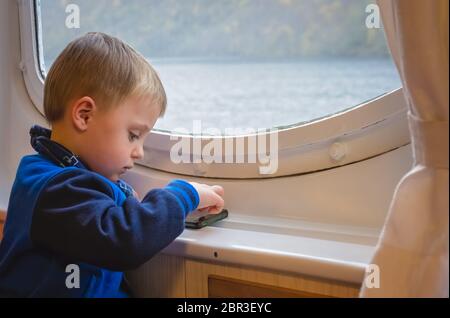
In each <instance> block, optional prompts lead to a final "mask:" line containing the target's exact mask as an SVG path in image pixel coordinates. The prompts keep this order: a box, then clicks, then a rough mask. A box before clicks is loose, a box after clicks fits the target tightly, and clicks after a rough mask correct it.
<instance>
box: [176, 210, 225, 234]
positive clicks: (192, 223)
mask: <svg viewBox="0 0 450 318" xmlns="http://www.w3.org/2000/svg"><path fill="white" fill-rule="evenodd" d="M227 216H228V210H227V209H223V210H222V211H220V212H219V213H217V214H210V213H208V211H202V212H200V211H195V212H192V213H190V214H188V216H187V217H186V221H185V227H187V228H189V229H201V228H202V227H205V226H208V225H211V224H213V223H216V222H217V221H219V220H222V219H224V218H226V217H227Z"/></svg>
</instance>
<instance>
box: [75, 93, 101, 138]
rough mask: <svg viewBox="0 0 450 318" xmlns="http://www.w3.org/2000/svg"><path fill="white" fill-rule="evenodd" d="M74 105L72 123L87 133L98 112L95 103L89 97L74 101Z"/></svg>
mask: <svg viewBox="0 0 450 318" xmlns="http://www.w3.org/2000/svg"><path fill="white" fill-rule="evenodd" d="M72 105H73V106H72V121H73V123H74V125H75V127H76V128H77V129H79V130H81V131H85V130H86V129H87V127H88V125H89V123H90V122H91V120H92V117H93V116H94V113H95V112H96V110H97V106H96V105H95V101H94V100H93V99H92V98H91V97H89V96H84V97H81V98H80V99H78V100H76V101H74V103H73V104H72Z"/></svg>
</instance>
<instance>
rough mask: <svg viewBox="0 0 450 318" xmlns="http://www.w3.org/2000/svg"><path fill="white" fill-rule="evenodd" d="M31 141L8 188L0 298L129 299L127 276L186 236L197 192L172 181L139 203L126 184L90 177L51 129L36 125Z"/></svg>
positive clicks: (0, 251)
mask: <svg viewBox="0 0 450 318" xmlns="http://www.w3.org/2000/svg"><path fill="white" fill-rule="evenodd" d="M30 135H31V144H32V146H33V148H34V149H35V150H36V151H37V152H38V153H37V154H34V155H28V156H24V157H23V158H22V159H21V161H20V164H19V167H18V170H17V174H16V178H15V181H14V184H13V187H12V190H11V195H10V199H9V205H8V210H7V219H6V223H5V227H4V237H3V240H2V241H1V244H0V297H2V296H3V297H127V296H129V295H130V294H129V292H128V291H127V286H126V284H125V283H124V279H123V271H126V270H131V269H134V268H137V267H138V266H139V265H141V264H143V263H144V262H146V261H148V260H149V259H150V258H151V257H152V256H154V255H155V254H156V253H158V252H159V251H160V250H162V249H163V248H164V247H166V246H167V245H168V244H170V243H171V242H172V241H173V240H174V239H175V238H176V237H177V236H179V235H180V234H181V233H182V232H183V229H184V221H185V217H186V215H187V214H188V213H189V212H190V211H193V210H195V209H196V208H197V206H198V203H199V196H198V193H197V191H196V190H195V188H194V187H193V186H192V185H191V184H189V183H188V182H186V181H183V180H172V181H171V182H170V183H169V184H168V185H167V186H166V187H164V188H162V189H153V190H151V191H149V192H148V193H147V194H146V195H145V197H144V198H143V199H142V201H141V202H139V201H138V199H136V198H135V197H134V196H133V194H132V193H133V190H132V188H131V187H130V186H129V185H128V184H126V183H125V182H124V181H122V180H119V181H118V182H116V183H115V182H112V181H110V180H108V179H107V178H105V177H103V176H102V175H100V174H98V173H95V172H93V171H91V170H90V169H89V167H88V166H87V165H86V164H85V163H83V162H82V161H81V159H80V158H78V157H77V156H75V155H74V154H73V153H71V152H70V150H68V149H67V148H65V147H64V146H62V145H60V144H58V143H56V142H54V141H52V140H50V135H51V131H50V130H48V129H46V128H43V127H40V126H37V125H35V126H33V127H32V128H31V130H30ZM71 264H73V265H71ZM73 266H75V267H77V268H78V269H79V286H77V285H76V284H74V283H75V281H74V280H75V279H76V277H75V276H71V275H73V274H74V273H75V271H74V270H73V268H74V267H73ZM69 276H70V277H69ZM67 280H69V282H72V283H69V284H68V283H67Z"/></svg>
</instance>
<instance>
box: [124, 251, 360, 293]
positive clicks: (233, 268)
mask: <svg viewBox="0 0 450 318" xmlns="http://www.w3.org/2000/svg"><path fill="white" fill-rule="evenodd" d="M126 277H127V279H128V280H129V282H130V285H131V287H132V289H133V291H134V292H135V295H136V296H137V297H183V298H184V297H186V298H191V297H196V298H197V297H198V298H206V297H215V298H216V297H217V298H221V297H226V298H233V297H246V298H264V297H269V298H277V297H286V298H287V297H358V294H359V286H358V285H355V284H349V283H344V282H338V281H331V280H325V279H320V278H317V277H309V276H303V275H296V274H291V273H280V272H275V271H271V270H265V269H260V268H250V267H244V266H238V265H231V264H223V263H215V262H214V263H213V262H207V261H203V260H194V259H188V258H183V257H179V256H172V255H165V254H159V255H157V256H155V257H154V258H153V259H152V260H150V261H149V262H148V263H146V264H144V265H143V266H142V267H141V268H139V269H138V270H135V271H132V272H129V273H127V275H126Z"/></svg>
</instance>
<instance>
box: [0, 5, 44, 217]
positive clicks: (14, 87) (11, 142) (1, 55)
mask: <svg viewBox="0 0 450 318" xmlns="http://www.w3.org/2000/svg"><path fill="white" fill-rule="evenodd" d="M19 63H20V38H19V11H18V6H17V1H15V0H7V1H5V0H3V1H0V209H6V207H7V203H8V198H9V193H10V189H11V186H12V183H13V181H14V177H15V172H16V169H17V165H18V164H19V161H20V158H21V157H22V156H23V155H25V154H29V153H33V149H32V148H31V146H30V138H29V134H28V131H29V128H30V127H31V125H32V124H33V123H36V124H41V125H44V124H45V120H44V118H43V117H42V116H41V115H40V114H39V113H38V112H37V111H36V109H35V108H34V106H33V105H32V104H31V102H30V99H29V97H28V94H27V92H26V90H25V84H24V81H23V77H22V74H21V71H20V69H19Z"/></svg>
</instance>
